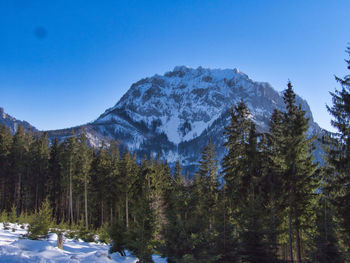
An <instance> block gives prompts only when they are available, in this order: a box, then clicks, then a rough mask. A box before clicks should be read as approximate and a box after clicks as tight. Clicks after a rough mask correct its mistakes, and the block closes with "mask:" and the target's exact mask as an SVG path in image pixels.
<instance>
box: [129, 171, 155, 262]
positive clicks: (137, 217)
mask: <svg viewBox="0 0 350 263" xmlns="http://www.w3.org/2000/svg"><path fill="white" fill-rule="evenodd" d="M149 173H153V171H152V170H151V169H149V168H148V167H147V165H143V167H142V169H141V170H140V173H139V176H138V178H137V179H136V181H135V187H134V189H133V191H134V194H135V195H134V198H133V199H134V201H135V204H134V206H133V209H132V215H133V218H134V220H133V221H132V222H131V223H130V228H129V230H128V232H127V244H126V248H127V249H128V250H130V251H131V252H132V253H133V254H134V255H135V256H136V257H137V258H138V259H139V262H140V263H151V262H153V260H152V254H153V244H152V243H153V241H154V234H155V218H154V213H153V210H152V207H151V205H152V200H151V192H150V187H149V186H150V185H149V184H148V180H147V179H148V178H149Z"/></svg>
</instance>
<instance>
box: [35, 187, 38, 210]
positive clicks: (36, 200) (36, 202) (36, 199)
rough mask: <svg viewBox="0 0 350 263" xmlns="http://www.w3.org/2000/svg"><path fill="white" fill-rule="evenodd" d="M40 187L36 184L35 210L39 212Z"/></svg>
mask: <svg viewBox="0 0 350 263" xmlns="http://www.w3.org/2000/svg"><path fill="white" fill-rule="evenodd" d="M38 188H39V186H38V184H36V186H35V210H36V211H38V191H39V189H38Z"/></svg>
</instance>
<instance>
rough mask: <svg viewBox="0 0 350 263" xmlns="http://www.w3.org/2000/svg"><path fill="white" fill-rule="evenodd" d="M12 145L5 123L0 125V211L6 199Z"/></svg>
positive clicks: (2, 209) (4, 205) (4, 206)
mask: <svg viewBox="0 0 350 263" xmlns="http://www.w3.org/2000/svg"><path fill="white" fill-rule="evenodd" d="M11 147H12V135H11V132H10V130H9V129H8V128H7V127H6V126H5V125H0V184H1V211H2V212H3V211H4V209H5V208H6V206H7V207H8V204H6V198H7V199H8V195H9V194H10V193H9V192H8V187H6V186H7V185H9V172H10V152H11Z"/></svg>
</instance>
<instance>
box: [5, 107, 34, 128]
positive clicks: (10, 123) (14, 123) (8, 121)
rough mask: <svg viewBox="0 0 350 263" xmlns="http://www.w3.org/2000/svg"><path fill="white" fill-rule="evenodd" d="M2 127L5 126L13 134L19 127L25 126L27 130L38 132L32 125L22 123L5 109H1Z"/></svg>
mask: <svg viewBox="0 0 350 263" xmlns="http://www.w3.org/2000/svg"><path fill="white" fill-rule="evenodd" d="M0 125H5V126H6V127H8V128H9V129H10V130H11V133H15V132H16V131H17V128H18V126H19V125H21V126H23V127H24V128H25V129H26V130H28V129H30V130H31V131H33V132H36V131H38V130H37V129H36V128H35V127H34V126H32V125H30V124H29V123H28V122H26V121H20V120H17V119H16V118H14V117H12V116H10V115H8V114H6V113H5V110H4V108H1V107H0Z"/></svg>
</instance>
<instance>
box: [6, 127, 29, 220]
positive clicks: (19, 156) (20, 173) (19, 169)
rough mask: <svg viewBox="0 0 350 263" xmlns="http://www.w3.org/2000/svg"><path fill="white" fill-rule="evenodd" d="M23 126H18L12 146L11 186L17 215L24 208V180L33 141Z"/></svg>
mask: <svg viewBox="0 0 350 263" xmlns="http://www.w3.org/2000/svg"><path fill="white" fill-rule="evenodd" d="M28 139H29V138H28V136H27V134H26V132H25V130H24V128H23V127H22V126H18V129H17V132H16V134H15V135H14V137H13V144H12V148H11V156H10V159H11V170H12V178H11V179H12V180H11V181H10V182H9V184H10V185H9V186H10V187H11V188H12V189H11V190H12V192H13V193H14V198H13V199H12V200H13V202H14V203H15V204H16V207H17V216H19V215H20V213H21V209H22V201H23V200H22V195H23V189H22V186H23V180H24V179H25V177H26V175H27V172H28V163H27V162H28V159H27V157H28V155H27V154H28V151H29V144H30V143H31V141H29V140H28Z"/></svg>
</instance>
